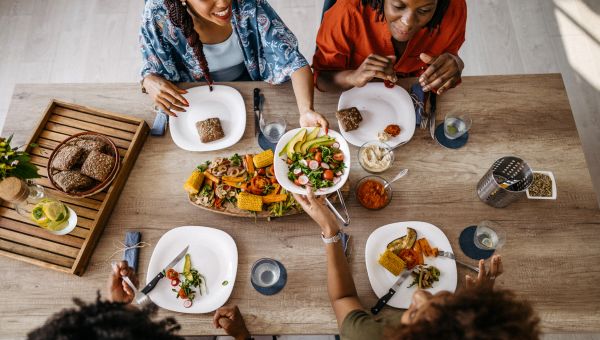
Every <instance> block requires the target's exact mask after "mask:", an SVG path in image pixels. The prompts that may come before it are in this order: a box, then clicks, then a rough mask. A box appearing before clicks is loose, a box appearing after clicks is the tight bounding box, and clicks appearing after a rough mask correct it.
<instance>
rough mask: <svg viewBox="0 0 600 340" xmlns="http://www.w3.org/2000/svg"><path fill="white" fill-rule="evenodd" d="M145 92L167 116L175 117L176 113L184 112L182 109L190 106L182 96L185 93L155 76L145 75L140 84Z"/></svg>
mask: <svg viewBox="0 0 600 340" xmlns="http://www.w3.org/2000/svg"><path fill="white" fill-rule="evenodd" d="M142 85H143V86H144V88H145V89H146V92H148V94H149V95H150V97H151V98H152V100H153V101H154V104H156V106H157V107H158V108H160V109H162V110H163V111H164V112H165V113H166V114H168V115H169V116H173V117H177V114H176V113H175V111H177V112H185V109H184V107H187V106H190V104H189V103H188V102H187V100H185V98H184V97H183V96H182V94H183V93H187V91H186V90H183V89H180V88H179V87H177V86H176V85H175V84H173V83H171V82H170V81H168V80H166V79H165V78H163V77H161V76H157V75H155V74H150V75H147V76H146V78H144V81H143V83H142Z"/></svg>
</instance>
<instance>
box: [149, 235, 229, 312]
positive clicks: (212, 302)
mask: <svg viewBox="0 0 600 340" xmlns="http://www.w3.org/2000/svg"><path fill="white" fill-rule="evenodd" d="M187 245H189V246H190V247H189V249H188V254H190V258H191V261H192V268H194V269H196V270H198V272H199V273H200V274H202V275H204V277H205V278H206V286H207V289H208V294H206V295H200V294H198V289H197V288H195V290H196V297H195V298H194V302H193V304H192V306H191V307H190V308H185V307H183V301H182V300H181V299H178V298H177V293H176V292H173V291H172V289H173V288H176V290H178V288H177V287H171V280H169V279H168V278H166V277H164V278H162V279H161V280H160V281H158V284H157V285H156V287H155V288H154V289H153V290H151V291H150V293H148V296H149V297H150V299H151V300H152V301H153V302H154V303H155V304H156V305H158V306H159V307H162V308H165V309H168V310H172V311H175V312H181V313H209V312H212V311H214V310H216V309H217V308H219V307H221V306H223V305H224V304H225V302H227V300H228V299H229V296H230V295H231V291H232V290H233V284H234V283H235V276H236V274H237V265H238V252H237V247H236V245H235V242H234V241H233V239H232V238H231V236H229V234H227V233H226V232H224V231H222V230H219V229H213V228H208V227H194V226H186V227H179V228H175V229H171V230H170V231H168V232H167V233H165V234H164V235H163V236H162V237H161V238H160V240H158V243H157V244H156V247H155V248H154V251H153V252H152V257H151V258H150V264H149V265H148V273H147V274H146V283H148V282H150V281H151V280H152V279H153V278H154V277H155V276H156V274H158V273H159V272H160V271H161V270H163V269H164V267H165V266H166V265H167V264H169V262H171V261H172V260H173V259H174V258H175V256H177V254H179V252H181V251H182V250H183V249H184V248H185V246H187ZM184 262H185V258H183V259H181V261H179V263H177V264H176V265H175V267H173V268H174V269H175V270H177V271H178V272H180V273H181V271H182V270H183V264H184ZM225 282H226V284H225Z"/></svg>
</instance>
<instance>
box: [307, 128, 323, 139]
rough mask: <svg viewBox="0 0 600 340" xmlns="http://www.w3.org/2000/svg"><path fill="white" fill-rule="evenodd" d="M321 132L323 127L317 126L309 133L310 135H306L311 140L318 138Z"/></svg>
mask: <svg viewBox="0 0 600 340" xmlns="http://www.w3.org/2000/svg"><path fill="white" fill-rule="evenodd" d="M319 132H321V128H320V127H318V126H317V127H316V128H314V129H313V130H312V131H311V132H310V133H309V134H308V136H306V141H307V142H310V141H311V140H313V139H315V138H317V136H318V135H319Z"/></svg>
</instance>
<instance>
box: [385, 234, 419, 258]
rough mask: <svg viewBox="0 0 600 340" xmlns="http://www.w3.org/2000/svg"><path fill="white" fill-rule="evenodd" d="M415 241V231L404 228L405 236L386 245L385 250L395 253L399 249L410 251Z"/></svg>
mask: <svg viewBox="0 0 600 340" xmlns="http://www.w3.org/2000/svg"><path fill="white" fill-rule="evenodd" d="M416 240H417V231H416V230H414V229H413V228H406V235H405V236H402V237H399V238H397V239H395V240H393V241H392V242H390V243H388V245H387V248H388V249H390V250H391V251H393V252H395V253H397V252H399V251H400V250H401V249H410V248H412V247H413V245H414V244H415V241H416Z"/></svg>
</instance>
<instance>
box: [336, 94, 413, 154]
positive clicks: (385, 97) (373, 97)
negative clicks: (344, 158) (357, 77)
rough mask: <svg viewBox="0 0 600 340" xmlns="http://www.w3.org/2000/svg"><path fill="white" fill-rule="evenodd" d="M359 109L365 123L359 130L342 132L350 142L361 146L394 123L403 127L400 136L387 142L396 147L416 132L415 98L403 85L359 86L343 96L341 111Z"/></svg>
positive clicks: (339, 105) (361, 124) (342, 130)
mask: <svg viewBox="0 0 600 340" xmlns="http://www.w3.org/2000/svg"><path fill="white" fill-rule="evenodd" d="M350 107H356V108H357V109H358V110H359V111H360V113H361V115H362V117H363V120H362V122H361V123H360V126H359V127H358V129H356V130H353V131H349V132H346V131H344V129H342V126H341V124H339V122H338V125H339V127H340V131H341V133H342V135H343V136H344V138H345V139H346V140H347V141H348V143H350V144H352V145H355V146H359V147H360V146H361V145H363V144H364V143H366V142H370V141H373V140H376V139H377V135H378V134H379V133H380V132H383V130H384V129H385V128H386V127H387V126H388V125H390V124H397V125H398V126H400V129H401V131H400V134H399V135H398V136H396V137H393V138H390V139H389V140H388V141H387V142H386V143H387V144H388V145H390V146H391V147H392V148H393V147H394V146H396V145H398V144H399V143H403V142H406V141H409V140H410V139H411V138H412V136H413V134H414V133H415V124H416V118H415V108H414V106H413V102H412V99H411V98H410V95H409V94H408V92H406V90H404V89H403V88H402V87H401V86H394V87H393V88H391V89H389V88H387V87H385V85H384V84H383V83H368V84H367V85H365V86H364V87H355V88H352V89H350V90H348V91H345V92H343V93H342V95H341V96H340V100H339V102H338V110H343V109H347V108H350Z"/></svg>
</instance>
